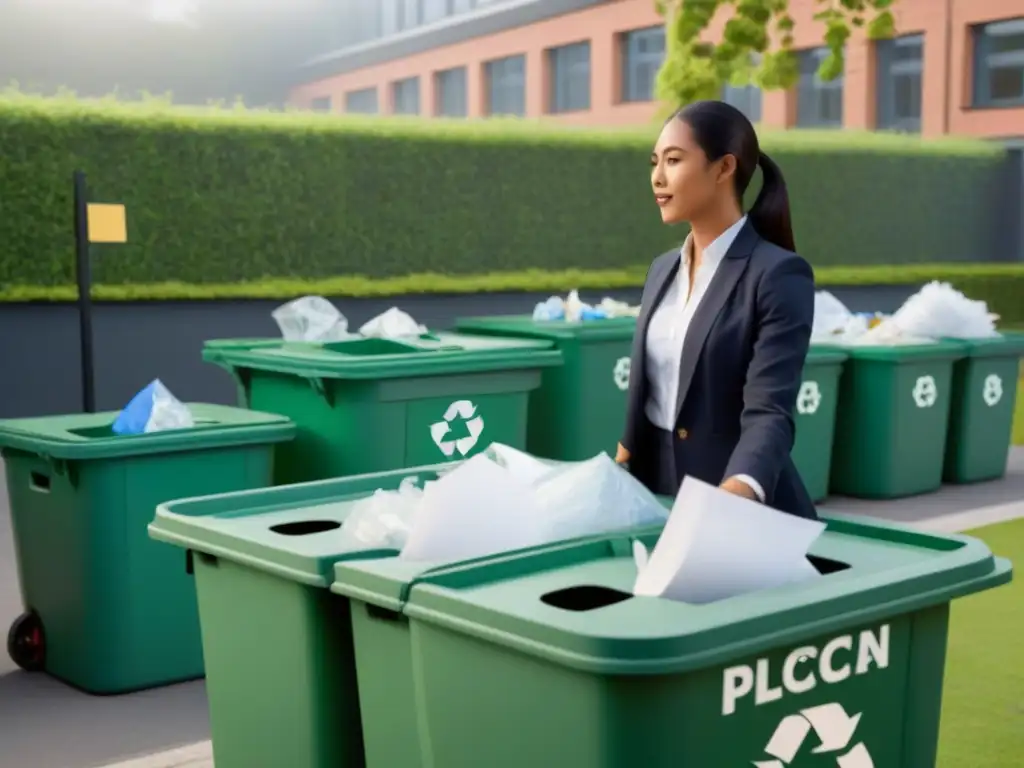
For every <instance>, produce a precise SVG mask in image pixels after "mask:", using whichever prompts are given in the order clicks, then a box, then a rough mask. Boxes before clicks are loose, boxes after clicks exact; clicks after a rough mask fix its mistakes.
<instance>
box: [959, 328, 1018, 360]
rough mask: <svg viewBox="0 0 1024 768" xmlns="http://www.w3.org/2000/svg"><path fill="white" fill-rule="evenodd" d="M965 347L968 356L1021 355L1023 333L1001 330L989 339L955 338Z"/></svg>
mask: <svg viewBox="0 0 1024 768" xmlns="http://www.w3.org/2000/svg"><path fill="white" fill-rule="evenodd" d="M956 341H957V342H958V343H960V344H963V345H964V346H965V347H966V348H967V356H968V357H1022V356H1024V333H1020V332H1019V331H1017V332H1014V331H1003V332H1002V333H1001V335H1000V336H995V337H993V338H991V339H956Z"/></svg>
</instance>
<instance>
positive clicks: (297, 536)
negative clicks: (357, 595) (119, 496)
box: [149, 463, 509, 768]
mask: <svg viewBox="0 0 1024 768" xmlns="http://www.w3.org/2000/svg"><path fill="white" fill-rule="evenodd" d="M451 467H452V464H450V463H448V464H443V465H433V466H426V467H414V468H409V469H404V470H394V471H390V472H383V473H376V474H368V475H361V476H358V477H347V478H336V479H332V480H323V481H320V482H312V483H299V484H295V485H289V486H281V487H277V488H266V489H262V490H259V491H250V492H242V493H230V494H222V495H216V496H209V497H205V498H195V499H185V500H180V501H171V502H168V503H165V504H162V505H160V507H159V508H158V509H157V513H156V517H155V519H154V520H153V522H152V523H151V524H150V526H149V533H150V536H151V537H153V538H154V539H157V540H159V541H162V542H168V543H171V544H174V545H176V546H178V547H180V548H182V549H185V550H186V551H187V552H188V553H189V562H190V563H191V566H190V568H191V570H192V572H193V573H194V576H195V590H196V594H197V596H198V603H199V616H200V622H201V626H202V643H203V654H204V656H205V659H206V693H207V699H208V701H209V706H210V727H211V731H212V735H213V752H214V761H215V763H216V765H217V768H282V766H287V768H347V767H349V766H360V768H361V767H362V766H364V765H370V766H386V767H388V768H412V767H413V766H419V765H420V749H419V744H418V741H417V740H416V737H415V723H416V708H415V700H414V695H413V694H414V689H413V678H412V656H411V651H410V648H409V645H408V629H407V627H406V628H405V629H402V627H400V626H398V625H396V623H395V620H394V619H395V616H394V615H393V612H389V611H388V610H384V609H380V610H378V609H376V608H374V607H371V609H370V610H369V611H367V610H366V606H365V605H364V604H362V603H361V604H359V611H353V614H354V615H356V616H357V620H364V619H366V620H369V621H371V622H373V623H374V624H375V626H376V628H377V633H376V634H375V635H374V640H375V643H376V645H375V646H374V648H372V649H371V652H379V653H383V654H384V656H385V657H386V659H387V665H388V667H389V668H390V669H391V670H392V672H391V673H390V678H389V679H390V680H391V681H392V683H393V687H392V688H391V689H390V690H389V691H388V692H387V695H386V696H380V695H376V696H375V694H377V693H379V692H377V691H374V692H371V698H370V699H365V698H361V696H360V692H359V691H358V690H357V676H356V669H357V660H359V661H358V663H359V664H362V663H363V660H362V657H361V655H360V654H361V653H362V654H365V653H366V650H365V648H363V649H360V648H356V647H354V646H353V637H352V621H353V619H352V618H351V617H350V607H349V601H348V600H346V599H344V598H342V597H337V596H334V595H332V594H331V591H330V590H329V589H328V587H331V584H332V581H333V578H334V572H335V571H334V568H333V566H335V565H336V564H337V563H341V562H350V561H358V560H363V559H366V558H373V559H374V560H375V562H385V563H387V564H388V566H389V568H388V579H389V580H388V581H387V586H388V587H389V588H393V589H395V590H396V594H398V595H401V594H404V592H405V591H406V590H407V589H408V586H409V584H411V583H413V582H414V581H415V580H416V579H417V578H421V577H422V576H423V575H424V574H426V573H430V572H432V571H433V570H444V569H445V568H446V567H457V566H456V565H451V566H440V567H439V568H437V569H431V568H430V567H429V566H428V565H427V564H423V563H411V562H407V561H403V560H399V559H398V558H396V557H395V555H397V552H396V551H394V550H387V549H370V550H352V549H345V543H344V542H342V541H340V539H339V529H340V528H341V525H342V523H343V522H344V521H345V519H346V518H347V516H348V515H349V513H350V512H351V511H352V509H353V507H354V505H355V503H356V502H357V501H359V500H360V499H363V498H366V497H368V496H370V495H372V494H373V493H374V492H375V491H376V490H378V489H384V490H395V489H397V488H399V486H400V485H401V484H402V481H403V480H405V479H406V478H409V477H411V478H415V479H416V481H417V482H418V484H420V485H422V483H424V482H428V481H431V480H436V479H437V478H438V477H439V473H440V472H441V471H443V470H445V469H450V468H451ZM508 556H509V555H498V556H496V557H501V558H504V557H508ZM486 559H487V558H482V559H481V562H482V561H486ZM179 565H180V561H179ZM181 571H182V573H184V571H185V569H184V568H182V569H181ZM396 599H397V598H396ZM399 623H400V622H399ZM396 633H397V634H396ZM372 661H373V660H372V659H370V660H368V661H367V662H366V663H368V664H370V663H372ZM367 702H369V703H367ZM378 706H380V707H383V708H384V710H386V713H382V712H379V711H378V709H377V707H378ZM361 712H362V716H361ZM382 714H384V715H385V720H386V722H385V723H382V722H381V720H380V719H379V718H380V716H381V715H382ZM368 717H369V718H370V719H369V720H368V719H367V718H368ZM365 724H368V725H369V727H370V729H371V730H370V731H369V732H368V734H367V737H366V739H365V742H366V746H365V762H364V736H363V726H364V725H365ZM410 729H411V730H410Z"/></svg>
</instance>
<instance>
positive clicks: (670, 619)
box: [402, 517, 1011, 674]
mask: <svg viewBox="0 0 1024 768" xmlns="http://www.w3.org/2000/svg"><path fill="white" fill-rule="evenodd" d="M636 538H638V539H639V540H641V541H642V542H643V543H644V544H645V545H647V546H648V547H651V546H653V545H654V543H655V541H656V539H657V533H656V532H654V533H647V534H643V535H639V536H637V537H636ZM811 554H812V556H813V557H815V558H818V561H817V562H816V565H818V566H819V570H821V571H822V572H825V571H828V570H829V568H828V567H826V566H832V567H833V568H835V567H839V566H842V565H845V566H848V567H845V568H844V569H842V570H837V571H835V572H831V573H828V574H827V575H823V576H822V577H821V578H818V579H813V580H811V581H807V582H802V583H799V584H793V585H788V586H783V587H779V588H776V589H766V590H761V591H758V592H755V593H750V594H746V595H741V596H737V597H734V598H729V599H725V600H720V601H718V602H714V603H710V604H706V605H688V604H685V603H681V602H675V601H671V600H664V599H660V598H651V597H632V588H633V583H634V580H635V578H636V569H635V565H634V561H633V556H632V553H631V540H630V538H629V537H628V536H627V535H622V534H620V535H619V536H609V537H604V538H595V539H591V540H588V541H583V542H575V543H569V544H565V545H563V546H561V547H552V548H548V549H543V550H537V551H530V552H527V553H523V554H520V555H518V556H516V557H508V558H504V559H492V560H490V561H488V562H485V563H482V564H477V565H470V566H466V567H461V568H452V569H449V570H446V571H441V572H439V573H434V574H428V575H426V576H424V577H422V578H421V579H420V580H419V581H418V582H417V583H415V584H414V585H413V586H412V588H411V590H410V592H409V600H408V602H407V603H406V604H405V605H404V607H403V609H402V610H403V612H404V613H405V615H406V616H408V617H409V618H410V619H413V620H417V621H424V622H428V623H431V624H434V625H439V626H442V627H444V628H446V629H448V630H450V631H453V632H458V633H462V634H467V635H471V636H473V637H476V638H478V639H482V640H485V641H487V642H490V643H494V644H498V645H503V646H506V647H508V648H511V649H514V650H515V651H517V652H519V653H524V654H528V655H531V656H535V657H542V658H544V659H546V660H548V661H550V662H554V663H558V664H561V665H563V666H567V667H571V668H575V669H578V670H582V671H587V672H592V673H598V674H663V673H672V672H683V671H689V670H693V669H699V668H706V667H709V666H715V665H719V664H722V663H726V662H728V661H731V660H735V659H737V658H744V657H750V656H752V655H754V654H759V653H762V652H764V651H767V650H769V649H771V648H777V647H779V646H785V645H789V644H795V643H798V642H802V641H806V640H807V639H808V638H811V637H822V636H826V635H828V634H832V633H836V634H839V633H843V634H845V633H848V632H849V628H850V627H851V626H858V627H864V626H870V625H872V624H876V625H877V626H878V627H879V629H880V628H881V626H883V625H884V624H885V622H886V621H889V620H891V619H893V618H895V617H897V616H901V615H905V614H907V613H910V612H912V611H917V610H921V609H923V608H926V607H929V606H934V605H938V604H941V603H945V602H947V601H949V600H950V599H952V598H954V597H958V596H961V595H965V594H969V593H972V592H976V591H980V590H982V589H986V588H989V587H992V586H996V585H998V584H1002V583H1005V582H1007V581H1009V580H1010V576H1011V566H1010V563H1009V562H1008V561H1006V560H1003V559H1001V558H995V557H993V555H992V553H991V552H990V551H989V549H988V548H987V547H986V546H985V544H984V543H982V542H981V541H978V540H975V539H971V538H967V537H962V536H941V535H935V534H928V533H923V532H918V531H913V530H909V529H904V528H899V527H897V526H893V525H888V524H883V523H875V522H871V523H867V522H864V521H863V519H862V518H861V519H859V520H858V519H856V518H853V517H836V518H831V519H829V520H828V528H827V530H826V532H825V533H824V534H822V536H821V538H820V539H819V540H818V541H817V542H816V543H815V545H814V547H813V548H812V552H811ZM594 606H600V607H594ZM591 608H592V609H591Z"/></svg>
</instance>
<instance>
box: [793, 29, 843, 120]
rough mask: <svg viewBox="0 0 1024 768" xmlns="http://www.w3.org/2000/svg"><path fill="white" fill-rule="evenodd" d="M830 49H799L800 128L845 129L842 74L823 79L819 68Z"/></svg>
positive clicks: (798, 113)
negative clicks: (819, 73)
mask: <svg viewBox="0 0 1024 768" xmlns="http://www.w3.org/2000/svg"><path fill="white" fill-rule="evenodd" d="M828 54H829V51H828V49H827V48H812V49H810V50H807V51H800V52H799V54H798V56H799V59H800V84H799V85H798V86H797V97H796V124H797V126H799V127H800V128H842V126H843V75H841V74H840V75H839V77H837V78H836V79H835V80H827V81H826V80H822V79H821V78H820V77H818V68H819V67H820V66H821V62H823V61H824V60H825V58H826V57H827V56H828Z"/></svg>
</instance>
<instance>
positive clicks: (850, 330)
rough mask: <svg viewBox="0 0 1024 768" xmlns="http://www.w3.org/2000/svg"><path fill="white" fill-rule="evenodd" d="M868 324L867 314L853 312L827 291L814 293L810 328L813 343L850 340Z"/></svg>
mask: <svg viewBox="0 0 1024 768" xmlns="http://www.w3.org/2000/svg"><path fill="white" fill-rule="evenodd" d="M868 326H869V320H868V318H867V316H865V315H863V314H854V313H853V312H851V311H850V310H849V309H847V308H846V305H845V304H843V302H841V301H840V300H839V299H837V298H836V297H835V296H833V295H832V294H831V293H829V292H828V291H818V292H817V293H816V294H814V325H813V327H812V329H811V341H812V342H813V343H817V344H821V343H826V342H829V343H837V344H841V343H844V342H847V341H851V340H853V339H855V338H857V337H858V336H860V335H861V334H863V333H865V332H866V331H867V330H868Z"/></svg>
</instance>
